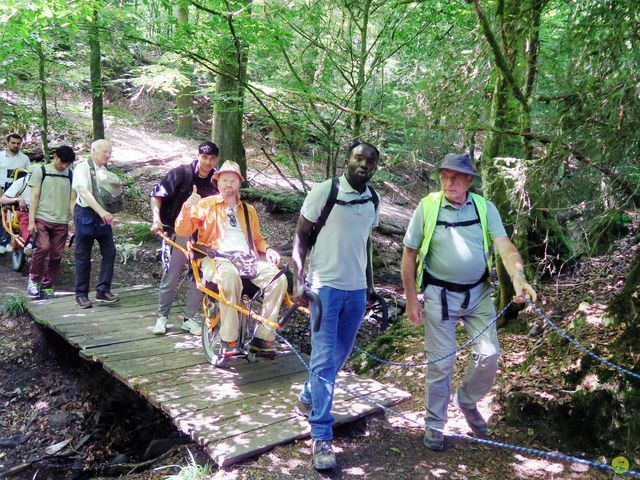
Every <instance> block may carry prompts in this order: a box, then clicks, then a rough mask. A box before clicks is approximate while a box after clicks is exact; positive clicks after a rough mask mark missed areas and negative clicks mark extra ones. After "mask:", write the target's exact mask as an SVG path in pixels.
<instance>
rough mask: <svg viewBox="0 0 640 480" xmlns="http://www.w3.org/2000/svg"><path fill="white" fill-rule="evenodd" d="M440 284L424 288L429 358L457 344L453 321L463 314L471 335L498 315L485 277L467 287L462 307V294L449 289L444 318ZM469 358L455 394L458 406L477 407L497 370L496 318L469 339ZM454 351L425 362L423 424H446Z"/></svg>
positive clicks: (454, 359) (432, 425)
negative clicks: (447, 315) (481, 281)
mask: <svg viewBox="0 0 640 480" xmlns="http://www.w3.org/2000/svg"><path fill="white" fill-rule="evenodd" d="M441 290H442V287H437V286H434V285H429V286H428V287H427V289H426V290H425V293H424V298H425V302H424V313H425V315H424V319H425V351H426V354H427V359H428V360H429V361H433V360H437V359H439V358H442V357H443V356H445V355H447V354H448V353H450V352H452V351H453V350H455V349H456V348H457V344H456V325H457V323H458V321H459V320H462V322H463V323H464V326H465V328H466V329H467V333H468V334H469V336H470V337H474V336H476V335H477V334H478V332H479V331H480V330H482V329H483V328H484V327H486V326H487V325H488V324H489V323H490V322H491V321H492V320H493V319H494V318H495V315H496V312H495V307H494V305H493V301H492V300H491V290H492V288H491V286H490V285H489V284H488V283H486V282H485V283H483V284H481V285H478V286H477V287H475V288H473V289H471V291H470V292H469V293H470V301H469V306H468V307H467V308H464V309H463V308H461V306H462V303H463V302H464V296H465V294H464V293H462V292H451V291H449V292H448V293H447V302H448V305H449V320H447V321H443V320H442V302H441V298H440V292H441ZM471 349H472V355H471V356H472V358H471V361H470V362H469V365H468V366H467V371H466V373H465V375H464V378H463V379H462V382H461V383H460V385H459V386H458V391H457V393H458V400H459V402H460V404H461V405H462V406H465V407H469V408H472V407H475V405H476V402H478V401H479V400H480V399H481V398H482V397H484V396H485V395H486V394H487V393H488V392H489V390H490V389H491V387H492V385H493V382H494V380H495V378H496V373H497V371H498V358H499V356H500V345H499V343H498V334H497V330H496V326H495V324H494V325H492V326H491V328H489V329H488V330H487V331H485V332H484V333H483V334H482V335H481V336H480V337H479V338H478V339H477V340H476V341H475V342H474V343H473V344H472V345H471ZM455 361H456V356H455V355H452V356H450V357H447V358H446V359H444V360H440V361H439V362H436V363H434V364H432V365H427V370H426V375H425V397H426V398H425V407H426V410H427V411H426V414H425V424H426V425H428V426H430V427H435V428H440V429H441V428H444V425H445V423H446V422H447V406H448V405H449V399H450V398H451V380H452V376H453V366H454V364H455Z"/></svg>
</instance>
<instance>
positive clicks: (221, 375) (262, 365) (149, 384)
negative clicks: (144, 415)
mask: <svg viewBox="0 0 640 480" xmlns="http://www.w3.org/2000/svg"><path fill="white" fill-rule="evenodd" d="M301 367H302V365H301V364H300V362H299V360H297V358H296V359H295V360H294V359H293V355H292V354H291V353H284V354H282V355H278V357H276V359H275V360H268V359H264V358H260V359H258V362H257V364H250V363H248V362H246V361H245V360H242V359H237V360H234V363H233V364H232V365H231V366H230V368H224V369H222V368H216V367H214V366H212V365H209V364H204V365H195V366H192V367H186V368H179V369H176V370H175V371H166V372H160V373H155V374H150V375H146V376H137V377H133V378H130V379H129V382H130V383H135V384H136V388H140V389H141V393H142V394H143V395H146V392H148V391H151V390H154V389H155V390H160V389H163V388H169V387H172V386H176V385H181V384H183V383H190V384H192V385H194V386H195V387H197V388H200V386H201V385H202V384H204V385H209V384H211V383H214V382H215V383H216V384H220V383H222V382H234V384H235V385H246V384H247V383H251V382H254V381H256V380H257V379H260V378H268V377H269V376H272V375H274V374H277V373H278V372H297V371H299V369H300V368H301Z"/></svg>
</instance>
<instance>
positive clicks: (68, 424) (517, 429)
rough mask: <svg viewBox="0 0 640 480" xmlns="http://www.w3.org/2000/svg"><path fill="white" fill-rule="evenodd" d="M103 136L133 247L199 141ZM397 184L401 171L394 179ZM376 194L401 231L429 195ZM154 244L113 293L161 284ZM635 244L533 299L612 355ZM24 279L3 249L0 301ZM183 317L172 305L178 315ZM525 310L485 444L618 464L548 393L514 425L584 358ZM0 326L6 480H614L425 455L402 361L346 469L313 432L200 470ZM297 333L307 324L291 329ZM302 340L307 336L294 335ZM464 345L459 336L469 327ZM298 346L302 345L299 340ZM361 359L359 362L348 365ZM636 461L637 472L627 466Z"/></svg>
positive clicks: (269, 234)
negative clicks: (313, 458) (392, 392)
mask: <svg viewBox="0 0 640 480" xmlns="http://www.w3.org/2000/svg"><path fill="white" fill-rule="evenodd" d="M107 132H108V137H109V138H111V139H112V140H113V142H114V154H113V157H112V159H113V163H114V165H115V166H117V167H119V168H122V169H124V170H126V171H127V175H128V176H129V178H131V180H132V186H131V187H130V188H129V193H128V197H127V199H128V204H127V207H126V210H125V212H124V213H123V214H121V215H119V216H118V224H117V225H116V238H117V239H119V240H118V241H119V242H121V243H122V242H124V241H126V242H129V243H131V242H135V243H137V240H138V238H141V236H142V237H143V235H142V233H143V231H144V229H146V228H147V227H146V224H145V222H148V220H149V215H148V205H147V204H148V199H147V192H148V191H149V188H150V186H151V185H152V184H153V183H155V182H156V181H157V180H158V179H159V178H160V177H161V176H162V175H163V174H164V173H165V172H166V171H167V170H169V169H170V168H172V167H173V166H176V165H178V164H180V163H184V162H186V161H190V160H191V159H192V158H193V157H194V152H195V151H196V145H197V142H189V141H185V140H181V139H176V138H174V137H172V136H171V135H167V134H162V133H158V132H154V131H153V130H151V129H149V128H144V129H143V128H142V127H140V126H136V125H121V124H117V123H116V122H114V123H113V124H112V125H110V126H108V128H107ZM248 156H249V164H250V167H251V172H250V175H249V178H250V180H252V182H253V183H254V186H258V187H259V186H267V187H269V188H273V186H274V185H277V184H278V183H279V180H278V176H277V175H276V174H275V172H272V171H271V169H270V168H268V165H267V164H266V162H265V163H262V161H261V160H259V159H258V158H257V156H256V155H255V152H253V151H249V152H248ZM398 178H403V177H402V175H401V174H398ZM378 188H380V189H381V191H382V193H383V194H384V195H385V196H384V199H385V200H384V202H383V204H382V205H383V220H386V221H388V222H389V223H392V224H395V225H399V226H403V225H404V226H406V224H407V223H408V219H409V217H410V215H411V212H412V211H413V208H414V206H415V202H416V201H417V199H418V198H419V196H420V195H421V194H423V193H424V188H423V186H421V185H419V184H416V183H415V181H414V179H411V178H408V179H407V183H406V184H405V185H397V184H391V183H389V182H384V183H381V184H380V185H378ZM258 208H259V212H260V215H261V222H262V225H263V229H264V231H265V236H266V238H267V239H269V241H270V242H271V244H272V245H275V246H280V247H284V246H286V245H287V244H288V243H290V239H291V238H292V233H293V230H294V228H295V223H296V217H297V215H295V214H281V215H270V214H266V213H265V211H264V208H263V207H261V206H258ZM375 241H376V245H377V250H378V252H380V256H381V260H382V262H381V263H382V267H381V268H379V269H378V272H377V280H378V281H377V284H378V288H379V290H380V291H381V292H382V293H383V295H384V296H385V297H387V298H389V299H391V300H393V299H395V298H398V296H399V295H400V292H401V285H400V280H399V263H400V255H401V249H402V246H401V242H402V238H401V237H400V236H383V235H380V234H377V233H376V235H375ZM157 247H158V245H157V241H155V240H148V241H147V240H145V241H144V243H143V245H142V246H141V247H140V251H139V255H138V259H137V260H132V259H129V261H128V262H127V264H126V265H123V264H122V263H121V262H118V263H117V265H116V273H115V276H114V288H117V287H118V286H127V285H133V284H140V283H149V284H158V282H159V277H160V265H159V264H158V263H157V261H156V259H155V250H156V248H157ZM637 248H638V245H634V244H633V243H631V242H630V238H626V239H623V240H622V242H621V243H620V244H619V246H618V247H617V248H616V249H615V250H614V251H612V252H611V253H610V254H608V255H607V256H605V257H600V258H593V259H590V260H588V261H585V262H584V263H582V264H581V265H580V266H579V268H575V269H573V270H572V271H571V272H569V273H567V274H562V275H559V276H555V277H554V278H553V282H545V283H543V284H542V285H539V286H538V289H539V292H540V295H539V298H540V300H539V302H538V305H539V306H540V308H541V309H542V310H543V311H544V312H545V313H546V314H547V315H549V317H550V318H551V319H553V320H554V321H558V322H559V323H560V324H561V325H563V326H565V327H566V326H567V325H568V324H569V323H570V322H571V321H572V319H574V318H575V317H576V312H578V310H580V311H581V312H582V313H584V314H585V315H586V317H587V322H586V325H585V326H584V327H583V328H582V329H581V330H580V331H579V332H577V333H579V340H580V342H581V343H583V344H585V345H586V346H587V347H590V348H591V347H593V346H594V345H599V346H601V348H604V349H606V343H607V342H608V341H611V340H613V336H614V333H615V332H610V331H608V330H607V328H606V327H604V325H603V321H602V316H603V306H604V304H605V303H606V301H607V300H608V299H609V298H611V296H612V295H613V293H615V291H616V290H617V289H618V288H620V286H621V283H622V281H623V280H624V275H625V273H626V269H627V266H628V264H629V261H630V259H631V258H633V254H634V251H635V250H636V249H637ZM95 270H96V269H95V268H94V272H93V273H94V274H95V273H96V272H95ZM26 283H27V281H26V276H25V274H24V273H22V274H20V273H16V272H13V271H12V270H11V265H10V258H9V256H8V255H3V256H0V284H1V285H2V286H3V287H2V292H1V294H0V295H1V298H0V301H2V300H6V299H8V298H10V297H12V296H15V295H22V294H23V292H24V291H25V288H26ZM94 283H95V280H94ZM94 283H93V284H94ZM57 290H58V292H59V293H64V292H72V291H73V265H72V255H71V252H66V254H65V260H64V265H63V268H62V272H61V276H60V279H59V282H58V285H57ZM177 313H178V312H175V313H174V314H175V315H176V317H177ZM521 315H522V316H524V317H525V318H526V324H525V326H524V327H521V328H519V329H515V330H518V331H514V329H509V330H506V329H502V330H501V331H500V340H501V345H502V349H503V352H502V359H501V368H500V372H499V374H498V380H497V382H496V385H495V386H494V388H493V389H492V390H491V392H490V394H489V395H488V396H487V397H486V398H485V400H484V401H483V402H482V404H481V405H480V410H481V412H482V413H483V414H484V415H485V417H488V418H489V423H490V427H491V430H492V433H491V436H490V438H491V439H492V440H496V441H499V442H505V443H509V444H514V445H521V446H526V447H530V448H536V449H540V450H546V451H550V452H560V453H566V454H568V455H573V456H577V457H580V458H587V459H593V460H596V461H599V462H603V463H610V462H611V458H612V457H613V456H615V455H610V456H607V455H603V454H602V453H601V452H602V450H601V449H599V442H600V441H604V440H602V436H599V435H598V433H597V432H596V433H594V432H590V431H586V432H585V435H586V437H585V438H579V437H577V436H576V435H575V432H570V431H567V430H566V429H565V430H562V429H561V428H560V427H559V426H557V425H555V422H556V419H553V418H550V417H549V415H547V414H548V413H549V412H548V411H546V410H545V407H544V405H545V404H544V403H543V402H542V401H541V402H542V403H540V405H541V407H540V408H539V409H538V410H535V411H534V413H532V414H530V415H529V416H528V417H526V416H525V417H519V420H516V421H514V419H513V416H512V415H511V414H510V412H509V401H510V399H512V398H513V394H514V392H517V393H518V394H519V395H529V397H536V398H539V399H543V400H544V401H547V402H548V401H551V400H552V399H555V400H556V401H560V400H559V399H560V398H561V397H562V395H563V393H567V388H568V387H567V386H566V384H565V382H564V380H563V374H564V373H566V371H567V370H570V369H571V368H575V365H576V363H578V364H579V363H580V359H581V354H579V352H578V351H577V350H575V349H574V348H573V347H571V346H566V345H565V346H563V347H562V352H561V353H557V348H555V347H554V345H553V344H552V342H551V341H550V339H549V335H548V333H549V332H547V331H544V329H542V328H534V326H535V325H540V324H541V323H542V322H541V320H540V319H538V318H537V316H536V314H535V313H534V312H533V311H530V310H526V311H525V312H523V313H522V314H521ZM1 321H2V330H3V332H2V336H1V338H0V371H2V375H1V376H0V478H2V477H3V475H5V476H6V478H25V479H27V478H29V479H34V478H38V479H52V480H57V479H62V478H76V479H84V478H87V479H88V478H105V479H106V478H123V477H125V478H131V479H135V480H142V479H160V478H166V476H167V475H169V474H171V473H174V474H175V473H177V472H178V471H180V470H182V475H183V476H182V477H176V478H184V479H187V478H194V479H195V478H211V479H220V480H223V479H224V480H227V479H274V480H275V479H284V478H294V479H303V478H304V479H322V478H330V479H373V480H377V479H380V480H382V479H384V480H387V479H478V480H480V479H482V480H485V479H486V480H490V479H549V480H551V479H585V480H586V479H606V478H614V474H613V473H612V472H606V471H601V470H598V469H595V468H589V467H587V466H585V465H582V464H579V463H571V462H566V461H563V460H557V459H553V458H548V457H545V456H537V455H531V454H522V453H517V452H513V451H510V450H506V449H503V448H498V447H495V446H490V445H485V444H481V443H477V442H474V441H472V440H465V439H460V438H452V437H449V438H447V448H446V450H445V451H444V452H441V453H436V452H432V451H430V450H427V449H426V448H425V447H424V446H423V444H422V436H423V429H422V428H420V424H421V418H422V415H423V413H424V407H423V395H424V388H423V382H422V379H423V370H422V369H421V368H420V369H411V370H403V369H400V368H399V367H387V368H377V369H373V370H370V371H369V375H371V376H373V377H374V378H376V379H378V380H380V381H383V382H387V383H392V384H394V385H395V386H397V387H399V388H401V389H404V390H407V391H410V392H411V393H412V395H413V398H412V400H411V401H410V402H407V403H406V404H403V405H401V406H399V407H397V410H398V411H399V412H401V413H402V415H403V417H397V416H394V415H393V414H391V413H387V414H377V415H373V416H370V417H369V418H367V419H366V420H365V421H361V422H358V423H357V424H355V425H354V424H352V425H349V426H346V427H343V428H340V429H337V431H336V438H335V441H334V447H335V450H336V452H337V455H338V459H339V464H340V467H339V468H338V469H337V470H335V471H333V472H329V473H318V472H316V471H315V470H314V469H313V468H312V466H311V462H310V441H309V440H305V441H300V442H296V443H292V444H289V445H285V446H281V447H277V448H275V449H273V450H272V451H271V452H268V453H266V454H263V455H261V456H260V457H257V458H255V459H252V460H249V461H247V462H244V463H241V464H238V465H235V466H233V467H230V468H228V469H225V470H219V469H217V468H216V467H213V466H212V467H210V473H209V474H208V475H203V476H197V473H198V470H199V469H200V471H203V470H204V465H205V464H206V463H207V462H208V457H207V456H206V454H205V453H203V451H202V450H201V449H200V448H199V447H198V446H197V445H195V444H188V445H183V444H184V442H185V439H184V438H183V437H182V436H181V435H180V434H179V433H178V432H176V431H175V429H174V427H173V426H172V425H171V424H170V423H169V422H168V421H167V419H166V417H165V416H164V415H163V414H162V413H161V412H159V411H156V410H155V409H154V408H153V407H151V406H149V405H147V404H146V403H145V402H144V401H142V400H141V399H139V398H137V397H136V396H135V395H134V394H133V393H130V392H129V391H128V390H126V388H124V387H123V386H122V385H121V384H120V383H119V382H118V381H117V380H115V379H112V378H110V377H109V376H108V375H107V374H106V373H105V372H104V371H102V370H101V369H100V368H99V367H97V366H96V365H93V364H89V363H87V362H85V361H84V360H81V359H80V358H79V357H78V355H77V352H76V351H74V349H72V348H71V347H69V346H68V345H67V344H66V343H65V342H64V341H62V340H60V339H59V338H58V337H57V336H56V335H55V334H52V333H50V332H48V331H47V330H46V329H44V328H43V327H41V326H39V325H36V324H35V323H34V322H33V321H31V319H30V317H29V316H27V315H21V316H17V317H16V316H10V315H7V314H4V315H2V317H1ZM293 328H294V329H295V328H299V329H302V328H304V327H303V326H302V325H298V326H297V327H296V326H295V325H294V326H293ZM374 329H375V326H374V327H371V326H368V327H365V328H364V329H363V333H362V335H361V336H360V337H359V339H358V342H357V343H358V344H360V345H364V344H367V343H369V341H370V340H371V339H372V338H373V336H374V334H375V332H374ZM530 329H533V330H535V334H531V335H529V334H528V332H529V330H530ZM408 331H409V332H410V333H411V334H409V335H408V336H406V337H405V338H404V340H403V342H404V344H403V345H401V347H402V348H398V349H397V352H396V354H394V355H393V357H392V358H393V360H394V361H397V362H420V361H423V360H422V358H423V357H422V339H421V335H420V331H419V329H417V328H414V329H413V330H411V329H410V328H408ZM574 333H575V332H574ZM298 335H299V336H300V338H301V339H303V338H304V335H300V333H299V332H298ZM460 341H461V342H462V341H464V335H462V336H461V340H460ZM298 343H299V344H302V348H303V349H304V348H305V345H304V340H300V342H298ZM602 345H604V346H605V347H602ZM307 348H308V347H307ZM534 352H535V355H534ZM554 352H555V353H554ZM554 355H555V356H554ZM459 357H460V358H459V359H458V362H457V364H456V381H457V380H459V379H460V378H461V377H462V375H463V373H464V368H465V365H466V362H467V361H468V359H469V357H468V354H467V353H466V352H462V353H461V354H460V355H459ZM359 363H360V362H358V361H354V362H353V363H352V364H351V367H354V366H355V365H356V364H359ZM552 366H553V368H552ZM589 381H591V382H592V383H593V382H594V380H593V379H591V380H588V379H585V380H584V381H583V382H582V383H580V384H579V385H574V386H573V387H572V388H576V389H577V388H585V389H588V385H586V384H587V383H588V382H589ZM519 398H521V397H519ZM449 415H450V421H449V423H448V424H447V427H446V429H447V431H448V432H450V433H452V434H470V430H469V428H468V427H467V425H466V424H465V422H464V419H463V418H462V417H461V415H460V414H459V413H458V412H457V411H455V410H454V409H453V408H450V410H449ZM65 440H69V441H70V442H69V445H70V446H73V451H71V452H70V454H68V455H63V456H61V455H55V454H47V453H46V450H45V449H47V447H52V446H54V445H55V444H57V443H59V442H61V441H65ZM159 444H165V445H167V444H172V445H176V446H175V447H173V448H171V449H170V450H168V451H167V452H166V453H162V450H158V449H157V448H159V447H158V445H159ZM63 450H67V449H63ZM606 451H607V452H612V451H616V447H615V444H614V445H613V446H612V445H611V444H609V445H608V448H607V449H606ZM191 455H193V457H191ZM618 455H622V456H626V457H627V458H629V460H630V461H632V459H633V458H634V455H635V458H637V457H638V452H637V451H636V452H625V451H619V452H618ZM176 465H177V467H176ZM171 466H173V467H171ZM634 467H635V468H637V466H634V465H633V463H632V468H634ZM2 472H4V473H2ZM188 475H191V476H188Z"/></svg>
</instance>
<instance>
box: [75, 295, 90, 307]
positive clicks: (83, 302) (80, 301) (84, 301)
mask: <svg viewBox="0 0 640 480" xmlns="http://www.w3.org/2000/svg"><path fill="white" fill-rule="evenodd" d="M76 305H77V306H79V307H80V308H91V307H92V305H91V301H90V300H89V297H82V296H80V297H76Z"/></svg>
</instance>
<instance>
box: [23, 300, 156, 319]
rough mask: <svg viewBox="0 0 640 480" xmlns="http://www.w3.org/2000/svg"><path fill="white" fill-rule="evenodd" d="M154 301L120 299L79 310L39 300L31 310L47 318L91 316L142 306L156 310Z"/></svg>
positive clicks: (73, 304)
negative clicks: (74, 315) (74, 314)
mask: <svg viewBox="0 0 640 480" xmlns="http://www.w3.org/2000/svg"><path fill="white" fill-rule="evenodd" d="M155 300H156V301H154V299H153V298H152V297H150V296H145V297H135V296H133V297H126V298H122V299H121V300H120V301H119V302H115V303H102V302H93V306H92V307H91V308H80V307H78V306H77V305H75V303H71V304H66V305H61V304H58V303H55V300H41V301H39V302H38V303H39V305H34V306H33V307H32V308H31V310H32V311H34V312H39V313H45V314H46V315H48V316H49V317H57V316H58V315H62V314H65V313H81V314H85V315H87V316H91V315H94V314H99V313H104V312H110V311H111V310H113V309H121V308H130V307H135V306H142V305H148V306H149V307H152V306H154V305H156V308H157V299H155Z"/></svg>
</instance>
